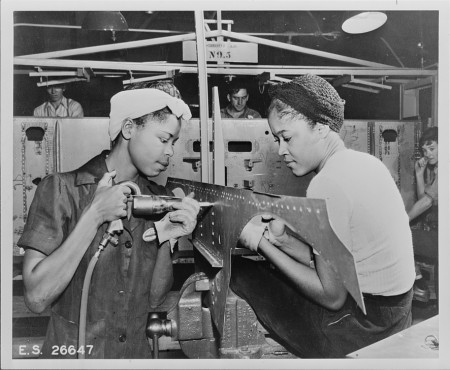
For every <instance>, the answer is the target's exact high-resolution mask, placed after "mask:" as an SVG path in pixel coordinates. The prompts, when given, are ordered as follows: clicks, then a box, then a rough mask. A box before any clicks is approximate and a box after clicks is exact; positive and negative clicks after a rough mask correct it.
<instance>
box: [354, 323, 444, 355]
mask: <svg viewBox="0 0 450 370" xmlns="http://www.w3.org/2000/svg"><path fill="white" fill-rule="evenodd" d="M432 336H434V338H436V339H437V341H439V315H436V316H433V317H431V318H429V319H427V320H424V321H422V322H420V323H418V324H416V325H413V326H411V327H410V328H408V329H405V330H403V331H401V332H400V333H397V334H394V335H392V336H390V337H388V338H386V339H383V340H381V341H379V342H376V343H374V344H371V345H370V346H367V347H364V348H361V349H359V350H358V351H355V352H352V353H350V354H348V355H347V357H348V358H364V359H370V358H378V359H379V358H411V359H412V358H436V359H437V358H439V345H438V346H437V347H436V346H434V345H433V342H432V340H433V339H434V338H433V337H432Z"/></svg>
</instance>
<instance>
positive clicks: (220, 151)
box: [212, 86, 225, 186]
mask: <svg viewBox="0 0 450 370" xmlns="http://www.w3.org/2000/svg"><path fill="white" fill-rule="evenodd" d="M212 96H213V97H212V102H213V135H214V136H213V139H214V151H213V163H214V168H213V182H214V184H216V185H222V186H225V145H224V142H223V128H222V118H221V116H220V103H219V89H218V87H217V86H214V87H213V89H212Z"/></svg>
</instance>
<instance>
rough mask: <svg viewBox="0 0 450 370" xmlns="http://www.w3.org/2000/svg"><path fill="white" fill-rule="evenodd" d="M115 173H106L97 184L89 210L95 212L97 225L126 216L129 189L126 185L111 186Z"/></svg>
mask: <svg viewBox="0 0 450 370" xmlns="http://www.w3.org/2000/svg"><path fill="white" fill-rule="evenodd" d="M115 176H116V171H111V172H106V173H105V174H104V175H103V177H102V178H101V180H100V181H99V183H98V187H97V190H96V191H95V194H94V198H93V199H92V202H91V204H90V207H89V209H90V210H91V211H93V212H95V216H96V219H98V222H99V225H101V224H103V223H104V222H110V221H114V220H118V219H120V218H123V217H126V216H127V201H128V198H127V197H128V195H130V194H131V189H130V188H129V187H128V186H126V185H121V184H118V185H114V186H112V179H113V178H114V177H115Z"/></svg>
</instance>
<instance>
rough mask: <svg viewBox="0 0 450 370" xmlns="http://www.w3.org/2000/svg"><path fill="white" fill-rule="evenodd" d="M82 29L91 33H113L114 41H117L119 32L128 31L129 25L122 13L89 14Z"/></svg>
mask: <svg viewBox="0 0 450 370" xmlns="http://www.w3.org/2000/svg"><path fill="white" fill-rule="evenodd" d="M81 27H82V29H84V30H91V31H111V32H112V39H113V41H116V32H117V31H128V23H127V21H126V19H125V17H124V16H123V15H122V13H121V12H88V14H87V15H86V17H85V18H84V21H83V25H82V26H81Z"/></svg>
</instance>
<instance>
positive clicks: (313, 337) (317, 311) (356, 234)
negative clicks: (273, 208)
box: [231, 75, 415, 358]
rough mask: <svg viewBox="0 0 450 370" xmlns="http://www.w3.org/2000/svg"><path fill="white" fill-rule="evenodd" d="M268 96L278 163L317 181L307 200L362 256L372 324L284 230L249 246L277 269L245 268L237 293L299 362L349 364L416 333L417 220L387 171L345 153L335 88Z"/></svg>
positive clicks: (237, 277)
mask: <svg viewBox="0 0 450 370" xmlns="http://www.w3.org/2000/svg"><path fill="white" fill-rule="evenodd" d="M269 95H270V96H271V104H270V106H269V108H268V120H269V125H270V128H271V131H272V134H273V135H274V137H275V140H276V141H277V142H278V144H279V150H278V153H279V155H280V156H281V157H283V159H284V162H285V164H286V166H287V167H288V168H289V169H290V170H291V171H292V172H293V174H294V175H295V176H303V175H306V174H307V173H310V172H312V171H313V172H315V173H316V175H315V177H314V178H313V179H312V181H311V182H310V184H309V187H308V189H307V197H308V198H316V199H325V200H326V206H327V213H328V217H329V221H330V224H331V227H332V228H333V230H334V232H335V233H336V235H337V236H338V238H339V239H340V240H341V242H342V243H343V244H344V245H345V246H346V247H347V249H348V250H349V251H350V252H351V254H352V255H353V259H354V261H355V267H356V273H357V276H358V281H359V285H360V289H361V291H362V293H363V298H364V303H365V307H366V312H367V314H366V315H365V314H364V313H363V311H362V310H361V309H360V308H359V307H358V306H357V304H356V302H355V300H354V299H353V298H352V297H351V295H350V294H348V292H347V290H346V288H345V286H344V282H343V280H342V279H341V278H340V277H339V276H338V274H337V272H335V268H334V266H332V265H331V262H330V264H329V263H328V262H327V261H325V259H324V258H323V256H321V255H320V254H319V253H318V252H317V250H316V249H313V248H312V246H310V245H308V244H306V243H303V242H301V241H299V240H298V239H296V238H294V237H293V236H291V235H289V234H287V233H286V231H285V225H284V223H283V222H282V221H281V220H273V221H271V222H270V223H269V225H268V230H267V232H265V234H263V236H262V237H261V233H262V231H261V230H260V231H259V235H260V236H259V238H256V239H255V238H248V241H249V242H248V243H247V245H246V246H247V247H248V248H250V249H251V250H253V251H257V252H258V253H260V254H261V255H263V256H264V257H265V258H266V260H267V261H268V262H270V265H271V266H273V267H274V268H268V266H269V265H267V264H265V263H255V262H253V261H250V260H248V259H239V258H237V259H236V261H234V263H233V265H232V266H233V271H232V274H231V288H232V289H233V290H234V291H235V292H236V293H237V294H238V295H239V296H241V297H243V298H245V299H246V300H247V301H248V302H249V304H250V305H251V306H252V307H253V309H254V310H255V312H256V314H257V316H258V318H259V319H260V321H261V322H262V324H263V325H264V326H265V327H266V328H267V329H268V331H269V333H271V334H272V335H273V337H274V338H275V339H278V340H279V341H280V343H281V344H283V345H285V347H286V348H287V349H289V350H290V351H292V352H293V353H294V354H295V355H297V356H299V357H302V358H324V357H343V356H345V355H347V354H348V353H351V352H353V351H355V350H357V349H359V348H361V347H364V346H367V345H369V344H371V343H374V342H376V341H379V340H381V339H384V338H386V337H388V336H390V335H392V334H394V333H396V332H399V331H401V330H403V329H405V328H407V327H408V326H410V325H411V301H412V286H413V283H414V279H415V270H414V259H413V248H412V239H411V231H410V228H409V224H408V215H407V214H406V211H405V206H404V204H403V201H402V198H401V196H400V193H399V191H398V189H397V187H396V184H395V182H394V180H393V179H392V176H391V175H390V173H389V171H388V169H387V168H386V167H385V166H384V164H383V163H382V162H381V161H379V160H378V159H377V158H376V157H374V156H371V155H369V154H367V153H361V152H357V151H354V150H351V149H347V148H346V147H345V146H344V142H343V141H342V139H341V138H340V136H339V130H340V128H341V126H342V124H343V121H344V101H343V100H342V99H341V98H340V97H339V95H338V93H337V92H336V90H335V89H334V88H333V87H332V86H331V85H330V84H329V83H328V82H327V81H325V80H324V79H322V78H320V77H318V76H314V75H305V76H301V77H297V78H295V79H294V80H292V81H291V82H288V83H285V84H281V85H277V86H276V87H275V88H274V89H272V90H271V91H270V92H269ZM255 229H257V228H255ZM314 247H315V248H317V249H320V248H318V247H319V246H314Z"/></svg>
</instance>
